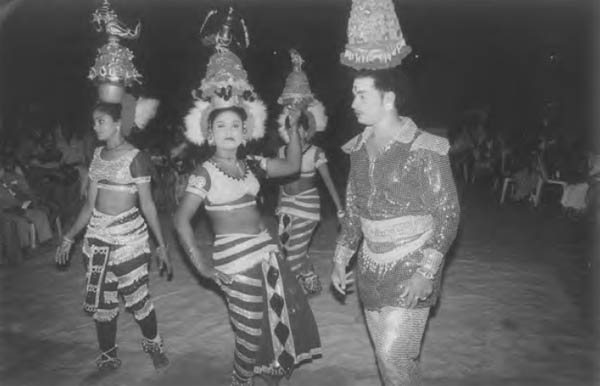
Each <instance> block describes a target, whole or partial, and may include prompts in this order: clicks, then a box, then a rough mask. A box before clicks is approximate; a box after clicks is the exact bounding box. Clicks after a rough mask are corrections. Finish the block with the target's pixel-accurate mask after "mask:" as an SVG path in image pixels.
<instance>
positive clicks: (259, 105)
mask: <svg viewBox="0 0 600 386" xmlns="http://www.w3.org/2000/svg"><path fill="white" fill-rule="evenodd" d="M231 14H232V11H231V9H230V12H229V15H231ZM227 23H231V18H230V17H228V18H227V19H226V20H225V24H224V27H222V28H221V32H223V31H227V30H228V28H229V27H225V26H226V25H227ZM223 36H226V35H225V34H222V37H223ZM232 41H233V39H216V40H214V45H215V48H216V52H215V53H214V54H213V55H212V56H211V57H210V59H209V61H208V65H207V68H206V75H205V76H204V79H202V82H201V83H200V87H199V88H197V89H195V90H193V91H192V96H193V97H194V100H195V102H194V106H193V107H192V108H191V109H190V111H189V113H188V114H187V116H186V117H185V119H184V121H185V127H186V130H185V135H186V137H187V138H188V139H189V140H190V141H191V142H193V143H195V144H197V145H201V144H203V143H204V141H206V139H207V136H208V129H209V122H208V116H209V114H210V112H211V111H213V110H215V109H220V108H227V107H233V106H237V107H240V108H242V109H244V110H245V112H246V115H247V120H246V125H245V128H246V133H245V137H244V139H245V140H252V139H258V138H261V137H262V136H263V135H264V133H265V121H266V118H267V109H266V106H265V105H264V103H263V102H262V101H261V100H260V98H259V96H258V95H257V94H256V92H255V91H254V88H253V87H252V85H251V84H250V83H249V82H248V74H247V73H246V70H245V69H244V66H243V64H242V61H241V59H240V58H239V57H238V56H237V55H236V54H234V53H233V52H232V51H230V50H229V46H228V45H229V44H231V43H232ZM246 41H248V40H246Z"/></svg>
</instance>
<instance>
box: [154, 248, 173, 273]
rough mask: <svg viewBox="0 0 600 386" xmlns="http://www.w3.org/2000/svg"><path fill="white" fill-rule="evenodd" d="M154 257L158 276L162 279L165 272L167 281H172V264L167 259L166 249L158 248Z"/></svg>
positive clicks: (169, 259)
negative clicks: (156, 261) (156, 259)
mask: <svg viewBox="0 0 600 386" xmlns="http://www.w3.org/2000/svg"><path fill="white" fill-rule="evenodd" d="M156 256H157V258H158V267H159V268H158V269H159V271H158V276H160V277H162V276H163V274H164V273H165V271H166V272H167V281H171V280H173V264H171V258H170V257H169V254H168V251H167V247H166V246H159V247H157V248H156Z"/></svg>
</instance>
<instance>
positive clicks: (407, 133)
mask: <svg viewBox="0 0 600 386" xmlns="http://www.w3.org/2000/svg"><path fill="white" fill-rule="evenodd" d="M401 118H402V126H401V127H400V129H398V130H397V131H396V133H395V135H394V137H393V140H394V141H395V142H400V143H409V142H411V141H412V140H413V139H414V138H415V134H416V132H417V130H418V129H417V125H416V124H415V123H414V122H413V120H412V119H410V118H408V117H401ZM372 135H373V127H372V126H367V127H365V129H364V130H363V132H362V133H360V134H358V135H357V136H355V137H353V138H352V139H351V140H350V141H348V142H346V143H345V144H344V145H343V146H342V150H343V151H344V152H345V153H348V154H349V153H352V152H355V151H357V150H358V149H360V148H361V147H362V146H363V145H364V144H365V143H366V142H367V140H368V139H369V137H371V136H372Z"/></svg>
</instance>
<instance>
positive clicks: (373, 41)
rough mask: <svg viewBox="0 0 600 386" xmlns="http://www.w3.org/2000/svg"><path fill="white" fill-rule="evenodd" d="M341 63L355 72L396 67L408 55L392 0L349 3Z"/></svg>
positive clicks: (408, 48)
mask: <svg viewBox="0 0 600 386" xmlns="http://www.w3.org/2000/svg"><path fill="white" fill-rule="evenodd" d="M347 32H348V43H347V44H346V48H345V50H344V52H343V53H342V54H341V55H340V61H341V63H342V64H344V65H346V66H349V67H352V68H354V69H357V70H363V69H370V70H380V69H385V68H391V67H395V66H398V65H399V64H400V63H402V60H403V59H404V58H405V57H406V56H407V55H408V54H410V52H411V48H410V46H408V45H407V44H406V41H405V40H404V36H403V35H402V30H401V28H400V22H399V21H398V17H397V16H396V11H395V9H394V4H393V2H392V0H352V8H351V10H350V19H349V20H348V30H347Z"/></svg>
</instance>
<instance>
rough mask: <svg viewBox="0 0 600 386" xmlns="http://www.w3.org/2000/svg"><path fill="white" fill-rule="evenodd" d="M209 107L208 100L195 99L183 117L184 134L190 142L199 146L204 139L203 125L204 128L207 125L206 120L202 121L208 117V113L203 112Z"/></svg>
mask: <svg viewBox="0 0 600 386" xmlns="http://www.w3.org/2000/svg"><path fill="white" fill-rule="evenodd" d="M209 107H210V103H209V102H205V101H203V100H197V101H196V102H194V107H192V108H191V109H190V111H189V113H188V115H186V116H185V118H184V123H185V136H186V137H187V139H188V140H189V141H190V142H192V143H194V144H196V145H199V146H200V145H202V144H203V143H204V141H206V133H204V131H205V130H206V129H203V126H204V127H205V128H206V126H208V122H206V123H205V122H204V121H207V119H208V115H207V114H205V113H206V112H207V109H208V108H209Z"/></svg>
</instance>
